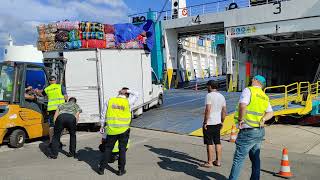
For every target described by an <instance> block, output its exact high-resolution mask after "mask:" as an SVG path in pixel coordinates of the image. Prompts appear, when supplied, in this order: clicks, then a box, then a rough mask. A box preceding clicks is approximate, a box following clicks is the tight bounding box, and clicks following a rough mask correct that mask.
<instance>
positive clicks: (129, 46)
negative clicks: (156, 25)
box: [119, 41, 143, 49]
mask: <svg viewBox="0 0 320 180" xmlns="http://www.w3.org/2000/svg"><path fill="white" fill-rule="evenodd" d="M119 48H121V49H143V44H141V43H140V42H138V41H129V42H127V43H120V45H119Z"/></svg>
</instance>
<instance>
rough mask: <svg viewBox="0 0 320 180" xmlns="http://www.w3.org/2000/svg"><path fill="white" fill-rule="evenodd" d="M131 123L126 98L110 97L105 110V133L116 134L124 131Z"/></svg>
mask: <svg viewBox="0 0 320 180" xmlns="http://www.w3.org/2000/svg"><path fill="white" fill-rule="evenodd" d="M130 123H131V111H130V105H129V101H128V99H126V98H120V97H115V98H110V100H109V102H108V109H107V112H106V131H105V132H106V133H107V135H118V134H122V133H124V132H126V131H127V130H128V129H129V127H130Z"/></svg>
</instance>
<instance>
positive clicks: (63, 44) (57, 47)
mask: <svg viewBox="0 0 320 180" xmlns="http://www.w3.org/2000/svg"><path fill="white" fill-rule="evenodd" d="M54 48H55V50H63V49H66V48H67V47H66V42H56V44H55V46H54Z"/></svg>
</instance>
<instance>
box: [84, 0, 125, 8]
mask: <svg viewBox="0 0 320 180" xmlns="http://www.w3.org/2000/svg"><path fill="white" fill-rule="evenodd" d="M89 1H90V2H92V3H94V4H104V5H109V6H112V7H127V5H126V4H125V3H124V2H123V1H122V0H89Z"/></svg>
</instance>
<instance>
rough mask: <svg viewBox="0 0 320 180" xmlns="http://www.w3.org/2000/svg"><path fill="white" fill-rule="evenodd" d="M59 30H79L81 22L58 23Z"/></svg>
mask: <svg viewBox="0 0 320 180" xmlns="http://www.w3.org/2000/svg"><path fill="white" fill-rule="evenodd" d="M57 28H58V29H59V30H67V31H71V30H77V29H79V21H60V22H57Z"/></svg>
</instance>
